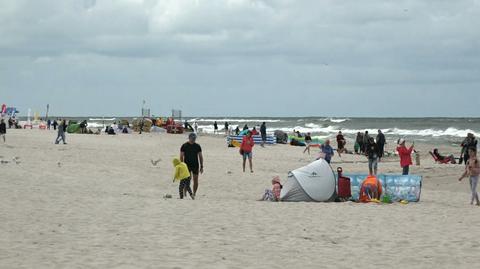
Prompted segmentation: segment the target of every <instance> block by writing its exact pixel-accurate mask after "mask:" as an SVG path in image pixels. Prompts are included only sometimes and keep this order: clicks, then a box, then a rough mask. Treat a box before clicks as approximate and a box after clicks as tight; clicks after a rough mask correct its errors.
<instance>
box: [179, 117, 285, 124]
mask: <svg viewBox="0 0 480 269" xmlns="http://www.w3.org/2000/svg"><path fill="white" fill-rule="evenodd" d="M188 121H189V122H195V121H196V122H214V121H216V122H217V123H218V124H220V123H224V122H240V123H241V122H245V123H247V122H256V123H261V122H272V123H273V122H282V120H272V119H269V120H267V119H226V118H222V119H215V118H212V119H208V118H207V119H191V120H188Z"/></svg>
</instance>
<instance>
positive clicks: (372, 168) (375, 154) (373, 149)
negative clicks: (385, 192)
mask: <svg viewBox="0 0 480 269" xmlns="http://www.w3.org/2000/svg"><path fill="white" fill-rule="evenodd" d="M379 150H380V149H379V147H378V145H377V143H375V140H374V139H373V137H370V140H369V141H368V145H367V152H366V153H365V155H367V157H368V172H369V175H373V176H376V175H377V168H378V159H379V156H380V153H379Z"/></svg>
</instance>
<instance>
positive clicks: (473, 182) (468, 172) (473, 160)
mask: <svg viewBox="0 0 480 269" xmlns="http://www.w3.org/2000/svg"><path fill="white" fill-rule="evenodd" d="M468 156H469V157H470V158H469V159H468V161H467V166H466V167H465V172H464V173H463V175H462V176H461V177H460V178H459V179H458V181H462V179H464V178H465V177H467V176H468V177H470V190H471V191H472V199H471V201H470V204H471V205H473V202H474V201H476V205H477V206H480V200H479V199H478V193H477V185H478V178H479V176H480V162H479V161H478V158H477V149H476V148H470V149H468Z"/></svg>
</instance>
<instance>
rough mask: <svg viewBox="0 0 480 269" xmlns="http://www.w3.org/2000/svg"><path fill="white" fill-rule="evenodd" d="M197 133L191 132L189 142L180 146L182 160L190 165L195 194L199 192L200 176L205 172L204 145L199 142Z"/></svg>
mask: <svg viewBox="0 0 480 269" xmlns="http://www.w3.org/2000/svg"><path fill="white" fill-rule="evenodd" d="M196 140H197V135H196V134H195V133H191V134H190V135H189V136H188V142H186V143H185V144H183V145H182V147H181V148H180V161H181V162H184V163H186V164H187V166H188V170H190V173H191V174H192V179H193V196H194V197H195V195H196V194H197V190H198V176H199V174H200V173H202V174H203V155H202V147H201V146H200V145H199V144H197V143H196V142H195V141H196Z"/></svg>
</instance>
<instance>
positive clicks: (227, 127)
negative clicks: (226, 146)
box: [225, 121, 230, 135]
mask: <svg viewBox="0 0 480 269" xmlns="http://www.w3.org/2000/svg"><path fill="white" fill-rule="evenodd" d="M229 127H230V125H229V124H228V121H226V122H225V135H230V132H229Z"/></svg>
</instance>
